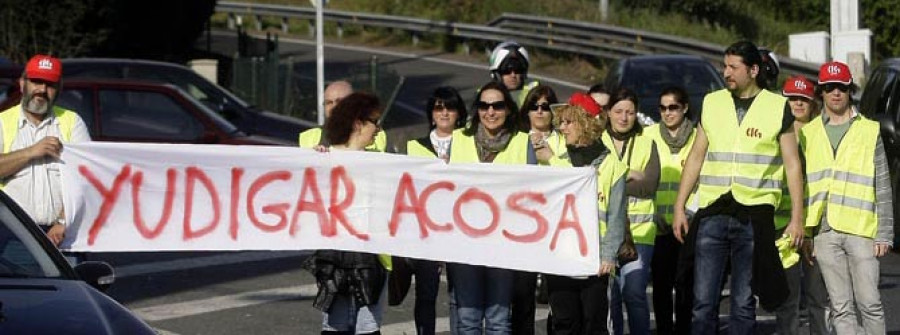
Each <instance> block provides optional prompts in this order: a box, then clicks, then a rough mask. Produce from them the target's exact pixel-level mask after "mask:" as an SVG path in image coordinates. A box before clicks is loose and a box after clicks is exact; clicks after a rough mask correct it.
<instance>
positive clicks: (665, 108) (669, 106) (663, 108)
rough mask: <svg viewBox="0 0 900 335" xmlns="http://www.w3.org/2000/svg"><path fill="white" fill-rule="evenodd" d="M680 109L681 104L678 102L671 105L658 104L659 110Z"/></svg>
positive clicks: (674, 110) (673, 110)
mask: <svg viewBox="0 0 900 335" xmlns="http://www.w3.org/2000/svg"><path fill="white" fill-rule="evenodd" d="M680 110H681V105H679V104H671V105H668V106H666V105H659V112H660V113H665V112H666V111H670V112H677V111H680Z"/></svg>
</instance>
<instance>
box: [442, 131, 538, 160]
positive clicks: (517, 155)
mask: <svg viewBox="0 0 900 335" xmlns="http://www.w3.org/2000/svg"><path fill="white" fill-rule="evenodd" d="M452 141H453V142H452V143H453V149H452V150H450V163H478V162H480V161H481V160H480V159H478V149H477V148H476V147H475V136H469V135H466V134H463V129H457V130H454V131H453V139H452ZM529 141H530V140H529V139H528V134H526V133H523V132H517V133H516V134H514V135H512V138H510V139H509V144H507V145H506V149H504V150H503V151H501V152H498V153H497V157H495V158H494V162H493V163H495V164H527V163H528V143H529Z"/></svg>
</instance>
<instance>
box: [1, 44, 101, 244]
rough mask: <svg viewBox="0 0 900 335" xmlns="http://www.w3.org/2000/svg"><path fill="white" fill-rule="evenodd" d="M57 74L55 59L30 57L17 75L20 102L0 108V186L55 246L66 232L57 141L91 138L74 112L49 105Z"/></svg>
mask: <svg viewBox="0 0 900 335" xmlns="http://www.w3.org/2000/svg"><path fill="white" fill-rule="evenodd" d="M61 74H62V64H60V62H59V59H56V58H53V57H50V56H46V55H36V56H34V57H32V58H31V60H29V61H28V64H27V65H26V66H25V71H24V72H23V73H22V77H21V78H19V87H20V89H21V91H22V101H21V102H20V103H19V105H17V106H13V107H10V108H9V109H7V110H5V111H2V112H0V143H2V144H0V146H2V148H3V151H2V153H0V188H2V189H3V191H4V192H6V194H8V195H9V196H10V197H11V198H13V200H15V201H16V202H17V203H18V204H19V206H21V207H22V209H24V210H25V212H26V213H28V215H29V216H31V218H32V219H34V222H35V223H37V224H38V226H40V227H41V229H43V230H44V232H46V233H47V236H48V237H49V238H50V241H52V242H53V243H54V244H56V245H59V244H60V243H61V242H62V240H63V238H65V231H66V221H65V215H64V210H63V201H62V180H61V178H60V160H59V155H60V153H61V152H62V148H63V143H77V142H84V141H90V140H91V137H90V134H88V129H87V127H86V126H85V124H84V121H82V120H81V117H80V116H78V114H76V113H75V112H73V111H70V110H67V109H64V108H61V107H56V106H54V103H55V102H56V98H57V97H58V96H59V90H60V86H61V81H60V77H61Z"/></svg>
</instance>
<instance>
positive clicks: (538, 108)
mask: <svg viewBox="0 0 900 335" xmlns="http://www.w3.org/2000/svg"><path fill="white" fill-rule="evenodd" d="M528 110H530V111H534V112H537V111H541V110H544V111H547V112H549V111H550V103H549V102H545V103H542V104H531V106H528Z"/></svg>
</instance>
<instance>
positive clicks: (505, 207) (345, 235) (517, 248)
mask: <svg viewBox="0 0 900 335" xmlns="http://www.w3.org/2000/svg"><path fill="white" fill-rule="evenodd" d="M62 160H63V161H64V162H65V164H64V168H63V183H64V189H65V192H64V194H65V200H64V201H65V208H66V219H67V221H68V222H70V226H69V228H68V231H67V236H66V241H64V242H63V246H64V247H65V248H68V249H69V250H73V251H92V252H102V251H190V250H314V249H340V250H351V251H364V252H372V253H386V254H393V255H398V256H406V257H414V258H425V259H432V260H439V261H447V262H459V263H469V264H480V265H490V266H495V267H503V268H511V269H520V270H528V271H536V272H544V273H555V274H561V275H588V274H594V273H596V271H597V269H598V268H599V266H600V260H599V255H600V250H599V241H600V237H599V231H598V230H599V229H598V224H597V186H596V177H595V173H594V171H593V170H592V169H590V168H577V169H576V168H548V167H538V166H504V165H494V164H458V165H457V164H454V165H448V164H445V163H444V162H443V161H441V160H437V159H422V158H415V157H408V156H402V155H391V154H381V153H368V152H330V153H319V152H315V151H312V150H307V149H300V148H290V147H262V146H219V145H177V144H134V143H96V142H95V143H84V144H71V145H67V146H66V148H65V150H64V152H63V155H62Z"/></svg>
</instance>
